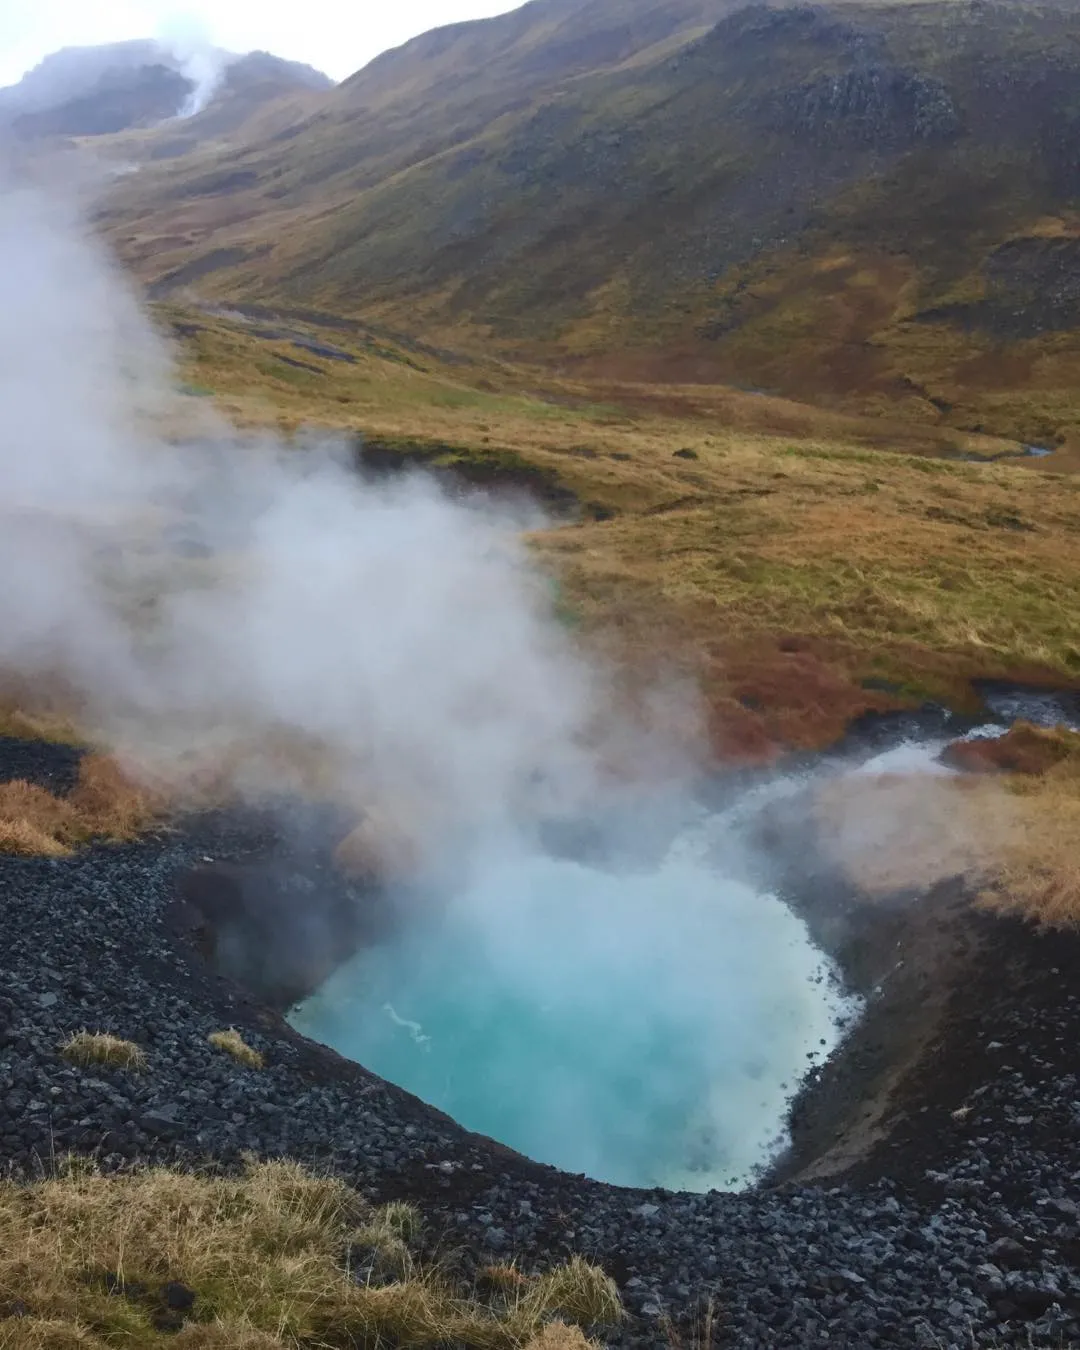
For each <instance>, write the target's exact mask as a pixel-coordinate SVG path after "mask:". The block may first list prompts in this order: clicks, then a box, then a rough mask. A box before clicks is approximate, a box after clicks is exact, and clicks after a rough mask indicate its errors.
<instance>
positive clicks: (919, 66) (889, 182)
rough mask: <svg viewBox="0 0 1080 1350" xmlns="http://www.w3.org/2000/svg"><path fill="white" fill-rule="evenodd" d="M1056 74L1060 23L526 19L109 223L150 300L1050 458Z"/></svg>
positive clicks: (205, 163)
mask: <svg viewBox="0 0 1080 1350" xmlns="http://www.w3.org/2000/svg"><path fill="white" fill-rule="evenodd" d="M710 23H711V26H710ZM1078 78H1080V15H1078V14H1077V13H1076V12H1075V11H1074V10H1073V9H1071V8H1070V7H1068V6H1057V5H1048V4H1041V5H1040V4H1036V5H1032V4H1026V3H1025V4H1019V3H1015V2H1007V3H985V2H984V0H970V2H969V0H927V2H926V3H922V2H920V3H918V4H863V3H833V4H831V5H822V6H794V7H788V8H770V7H766V6H761V5H751V6H749V7H745V8H739V9H734V8H733V7H732V6H731V5H728V4H724V3H717V2H716V0H714V2H713V3H704V2H703V0H685V2H684V3H679V4H668V5H662V6H661V5H657V4H655V3H648V0H641V3H638V4H636V5H634V6H632V7H631V8H630V9H627V8H626V7H625V6H619V7H618V9H616V8H615V7H614V6H612V5H608V4H606V3H602V0H596V2H595V3H593V4H590V5H587V6H584V7H579V6H577V5H570V4H566V3H563V2H562V0H534V3H533V4H530V5H527V6H525V7H524V8H523V9H522V10H520V11H517V12H515V13H514V14H512V15H508V16H504V17H503V18H501V19H496V20H488V21H484V22H479V23H474V24H466V25H457V26H455V27H453V28H450V29H444V30H439V31H438V32H436V33H434V34H428V35H427V36H426V37H424V38H422V39H418V40H417V41H416V42H414V43H411V44H407V45H406V46H405V47H404V48H401V49H400V50H398V51H396V52H392V53H388V54H386V55H385V56H383V57H381V58H380V59H379V60H377V61H376V62H374V63H372V65H371V66H369V67H368V68H366V69H365V70H364V71H362V72H360V73H359V74H358V75H357V76H354V77H353V78H352V79H351V80H348V81H346V82H345V84H344V85H342V86H341V87H340V88H338V89H337V90H334V91H332V92H330V93H329V94H327V95H326V96H325V97H323V98H321V99H320V100H319V103H318V107H317V108H316V109H314V110H312V108H311V106H310V105H309V107H308V108H307V109H306V110H305V115H303V116H299V117H297V118H296V119H295V120H294V122H293V123H292V124H291V125H289V126H287V127H283V126H281V125H280V124H277V125H275V127H274V129H273V132H272V134H263V135H260V134H258V132H257V131H251V130H249V132H248V134H246V135H245V136H244V137H241V138H237V139H235V140H234V141H233V143H231V144H230V145H229V146H228V147H227V148H225V147H221V146H218V147H217V148H216V149H214V150H212V151H205V150H204V151H203V152H202V153H197V154H192V155H188V156H184V157H182V158H179V159H176V160H174V161H173V162H172V163H171V164H170V165H168V166H163V167H161V168H158V169H155V170H154V171H144V172H143V173H142V174H140V175H138V176H136V177H135V178H133V179H130V180H128V181H127V182H125V183H124V184H123V186H122V188H121V189H120V195H118V197H117V198H116V200H115V202H114V203H113V204H112V206H111V208H110V211H109V213H108V216H107V222H106V223H107V225H108V226H109V228H110V229H111V232H112V235H113V238H114V239H115V241H116V242H117V243H118V245H119V246H120V248H121V250H122V252H123V253H124V254H125V256H126V257H127V258H128V260H129V261H130V262H131V263H132V264H134V265H135V266H136V267H137V268H138V269H139V270H140V271H141V273H142V274H143V275H144V277H145V278H146V279H147V280H148V281H151V282H153V283H155V284H156V285H157V287H158V293H161V294H163V293H167V292H177V291H179V290H181V289H182V288H184V287H187V286H191V285H192V284H193V283H196V282H197V288H198V293H199V295H200V296H206V297H211V298H217V299H226V298H227V299H247V300H253V301H265V300H267V299H268V298H272V299H274V300H276V301H277V302H279V303H283V304H287V305H293V306H305V307H319V308H323V309H327V310H330V311H333V312H338V313H346V314H351V315H363V316H368V317H375V318H377V319H382V320H385V321H387V322H393V323H395V324H397V325H398V326H400V327H405V328H408V329H410V330H411V331H414V332H417V331H418V332H421V333H423V334H425V335H427V336H429V337H433V338H436V339H438V340H441V341H444V342H447V343H448V344H450V345H459V346H460V345H466V346H469V345H472V346H474V347H489V348H490V347H494V348H495V349H497V350H500V351H502V352H503V353H504V354H512V355H514V356H516V357H519V358H528V359H542V360H544V361H547V362H552V361H553V362H556V363H558V364H559V365H561V367H562V368H563V369H578V370H580V371H582V372H584V373H588V374H602V375H605V376H614V377H620V378H621V377H633V378H638V379H648V380H671V381H675V382H681V381H686V380H690V381H694V380H706V381H726V382H736V383H741V384H743V385H748V386H752V387H756V388H764V389H767V390H770V391H775V392H780V393H783V394H788V395H793V396H796V397H801V398H813V399H815V400H818V401H824V402H827V403H831V404H835V405H838V406H841V407H845V408H847V409H849V410H851V411H857V412H874V411H877V410H880V409H881V408H882V407H884V406H889V405H892V406H893V407H894V408H896V409H898V410H900V411H902V412H903V413H904V414H905V415H907V416H915V417H918V418H919V419H922V420H925V421H931V422H933V421H945V422H948V423H951V424H953V425H956V426H960V427H968V428H974V427H978V426H985V427H986V429H988V430H991V431H995V432H1000V433H1003V434H1007V435H1013V436H1019V437H1021V438H1025V439H1029V440H1033V441H1058V442H1060V441H1064V440H1067V439H1068V438H1069V437H1070V436H1072V435H1073V434H1074V433H1075V432H1076V431H1077V429H1080V408H1078V405H1077V403H1076V401H1075V396H1074V394H1073V387H1074V386H1075V384H1076V380H1075V372H1076V370H1077V368H1078V366H1077V363H1078V361H1080V342H1078V340H1077V336H1076V331H1075V330H1076V325H1077V323H1078V322H1080V309H1078V307H1077V300H1076V297H1075V294H1074V292H1075V289H1076V288H1075V284H1074V283H1073V282H1071V280H1070V277H1071V275H1072V271H1073V270H1074V269H1075V265H1076V260H1077V256H1078V255H1077V248H1078V247H1080V245H1078V244H1077V237H1078V232H1077V218H1076V216H1075V212H1074V200H1075V193H1076V189H1077V183H1078V177H1077V175H1078V162H1077V159H1076V152H1075V144H1076V137H1075V125H1076V118H1077V112H1076V109H1075V93H1074V91H1075V88H1076V87H1077V80H1078Z"/></svg>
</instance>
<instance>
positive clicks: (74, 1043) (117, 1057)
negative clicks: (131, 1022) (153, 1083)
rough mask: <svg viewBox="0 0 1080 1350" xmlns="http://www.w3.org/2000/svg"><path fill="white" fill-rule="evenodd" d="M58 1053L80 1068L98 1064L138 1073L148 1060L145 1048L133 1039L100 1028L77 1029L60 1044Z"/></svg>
mask: <svg viewBox="0 0 1080 1350" xmlns="http://www.w3.org/2000/svg"><path fill="white" fill-rule="evenodd" d="M60 1053H61V1054H62V1055H63V1056H64V1058H65V1059H66V1060H68V1061H70V1063H72V1064H77V1065H79V1067H80V1068H83V1069H88V1068H90V1067H91V1066H93V1065H95V1064H100V1065H104V1066H106V1067H107V1068H110V1069H131V1070H132V1071H133V1072H135V1073H142V1072H143V1070H144V1069H145V1068H146V1067H147V1063H148V1061H147V1058H146V1052H145V1051H144V1050H142V1049H140V1047H139V1046H137V1045H136V1044H135V1043H134V1042H133V1041H125V1040H121V1039H120V1037H119V1036H110V1035H108V1034H107V1033H106V1032H101V1031H77V1032H76V1033H75V1034H74V1035H73V1036H71V1037H69V1039H68V1040H67V1041H65V1042H64V1044H63V1045H62V1046H61V1047H60Z"/></svg>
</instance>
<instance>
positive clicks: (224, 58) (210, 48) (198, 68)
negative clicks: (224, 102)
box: [160, 15, 237, 118]
mask: <svg viewBox="0 0 1080 1350" xmlns="http://www.w3.org/2000/svg"><path fill="white" fill-rule="evenodd" d="M160 41H161V44H162V46H163V47H165V48H166V50H168V51H169V52H170V53H171V55H172V57H173V59H174V60H175V61H176V63H177V65H178V67H179V69H180V73H181V75H183V76H184V78H185V79H187V80H189V81H190V82H191V83H192V84H193V85H194V86H195V87H194V88H193V89H192V91H191V93H190V94H189V95H188V99H187V102H186V103H185V104H184V106H183V107H182V108H181V109H180V113H179V116H180V117H185V118H186V117H194V116H195V115H196V114H197V113H201V112H202V111H203V109H204V108H205V107H206V106H207V104H208V103H209V102H210V100H211V99H212V98H213V97H214V95H215V94H216V93H217V91H218V89H220V87H221V83H222V81H223V80H224V78H225V72H226V71H227V70H228V68H229V66H230V65H232V64H233V62H234V61H236V60H237V57H236V56H235V55H233V54H232V53H231V52H226V51H222V50H221V48H220V47H217V46H215V44H214V43H213V42H212V41H211V37H210V31H209V29H208V28H207V27H206V25H205V24H204V23H202V22H201V21H200V20H199V19H197V18H195V17H193V16H191V15H180V16H174V17H173V18H171V19H169V20H168V22H167V23H165V24H164V25H163V27H162V30H161V33H160Z"/></svg>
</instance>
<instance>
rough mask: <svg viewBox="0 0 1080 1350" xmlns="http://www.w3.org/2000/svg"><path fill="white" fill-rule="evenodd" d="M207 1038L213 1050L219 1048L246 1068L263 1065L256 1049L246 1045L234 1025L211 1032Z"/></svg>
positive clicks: (259, 1067)
mask: <svg viewBox="0 0 1080 1350" xmlns="http://www.w3.org/2000/svg"><path fill="white" fill-rule="evenodd" d="M208 1039H209V1041H210V1044H211V1045H212V1046H213V1047H214V1048H215V1050H221V1051H223V1052H224V1053H225V1054H226V1055H231V1056H232V1058H233V1059H235V1060H236V1062H237V1064H243V1066H244V1067H245V1068H247V1069H261V1068H262V1067H263V1064H264V1060H263V1057H262V1055H261V1054H260V1053H259V1051H258V1050H254V1049H252V1047H251V1046H250V1045H248V1043H247V1041H245V1040H244V1038H243V1036H241V1035H240V1033H239V1032H238V1031H237V1030H236V1028H235V1027H230V1028H229V1029H228V1031H215V1032H212V1033H211V1035H210V1036H209V1037H208Z"/></svg>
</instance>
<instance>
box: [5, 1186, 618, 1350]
mask: <svg viewBox="0 0 1080 1350" xmlns="http://www.w3.org/2000/svg"><path fill="white" fill-rule="evenodd" d="M416 1222H417V1221H416V1220H414V1219H413V1218H412V1217H406V1214H405V1210H404V1207H401V1206H392V1207H390V1209H388V1210H383V1211H379V1210H371V1209H369V1208H368V1207H367V1205H366V1204H365V1202H364V1201H362V1200H361V1199H360V1197H359V1196H358V1195H357V1194H356V1193H355V1192H353V1191H351V1190H350V1189H349V1188H348V1187H346V1186H345V1185H344V1184H343V1183H341V1182H338V1181H335V1180H332V1179H329V1178H320V1177H314V1176H312V1175H310V1174H309V1173H306V1172H305V1171H303V1169H302V1168H300V1167H299V1166H298V1165H296V1164H293V1163H283V1162H279V1163H265V1164H259V1165H253V1166H252V1167H251V1168H250V1169H249V1171H248V1172H247V1174H246V1175H245V1176H244V1177H241V1178H223V1177H210V1176H198V1175H187V1174H181V1173H178V1172H174V1171H169V1170H165V1169H156V1170H147V1171H143V1172H138V1173H134V1174H128V1175H123V1176H103V1175H101V1174H99V1173H97V1172H96V1171H94V1170H93V1169H91V1168H87V1167H86V1166H79V1167H73V1168H70V1169H66V1170H64V1171H62V1172H61V1173H60V1174H59V1175H57V1176H55V1177H51V1178H49V1179H47V1180H43V1181H37V1182H33V1183H29V1184H20V1183H15V1182H12V1181H4V1182H0V1302H6V1303H8V1304H13V1303H14V1302H16V1301H18V1303H19V1305H20V1309H21V1311H23V1312H24V1314H25V1315H24V1316H21V1317H19V1318H9V1319H6V1320H3V1321H0V1347H3V1348H4V1350H6V1347H12V1350H14V1347H19V1350H22V1347H25V1346H41V1347H46V1346H48V1347H50V1350H53V1347H66V1346H72V1347H76V1346H77V1347H88V1346H89V1347H95V1350H98V1348H99V1347H106V1346H109V1347H112V1346H120V1345H133V1346H139V1347H140V1350H143V1348H144V1347H145V1350H153V1348H154V1347H157V1346H161V1347H164V1346H166V1345H168V1346H172V1347H177V1348H178V1350H226V1347H228V1348H229V1350H283V1348H284V1347H290V1350H315V1347H318V1348H319V1350H365V1348H367V1347H370V1348H371V1350H375V1348H376V1347H378V1346H385V1345H389V1344H392V1345H397V1346H399V1347H402V1350H410V1348H411V1350H427V1348H428V1347H431V1348H432V1350H434V1347H437V1346H443V1345H448V1344H455V1345H458V1346H461V1347H472V1348H473V1350H519V1348H520V1347H525V1346H533V1345H535V1346H536V1350H579V1347H581V1346H583V1345H584V1344H585V1341H584V1336H583V1335H581V1334H580V1333H575V1332H573V1331H571V1330H570V1329H568V1328H567V1329H563V1328H562V1327H561V1325H560V1324H558V1323H553V1319H554V1318H555V1317H556V1316H557V1315H558V1314H559V1313H560V1312H563V1313H564V1315H565V1310H564V1309H563V1307H562V1305H563V1304H566V1303H572V1304H576V1305H577V1306H580V1308H581V1309H582V1310H587V1311H588V1313H589V1314H590V1315H592V1314H594V1313H596V1312H603V1313H604V1314H605V1315H607V1316H609V1317H611V1318H617V1317H618V1316H619V1315H620V1313H621V1310H620V1309H619V1306H618V1303H617V1300H612V1298H610V1297H609V1296H608V1295H607V1294H606V1293H604V1294H603V1296H602V1297H600V1298H599V1299H598V1298H597V1297H596V1294H597V1293H598V1292H600V1291H606V1289H607V1287H608V1285H609V1284H610V1282H609V1281H607V1279H606V1277H605V1276H603V1275H602V1274H601V1273H600V1272H599V1271H596V1272H594V1273H593V1274H592V1275H590V1274H587V1273H586V1272H587V1269H589V1268H587V1267H586V1266H585V1263H584V1262H581V1261H575V1262H573V1263H571V1265H570V1266H569V1267H567V1268H566V1273H565V1274H561V1273H560V1272H553V1273H552V1274H551V1275H548V1276H542V1277H538V1278H536V1279H534V1280H530V1281H528V1282H527V1284H528V1288H527V1290H526V1292H525V1293H524V1294H523V1295H522V1297H520V1298H517V1299H515V1300H514V1301H513V1302H512V1303H502V1304H496V1303H490V1304H489V1303H485V1302H483V1301H482V1300H481V1299H480V1298H478V1296H477V1295H476V1293H475V1292H473V1291H469V1290H466V1289H463V1288H458V1287H456V1286H454V1285H452V1284H451V1283H449V1282H448V1281H447V1280H446V1279H445V1278H443V1277H442V1276H440V1275H439V1274H437V1273H434V1272H429V1271H426V1270H423V1269H422V1268H421V1267H420V1266H419V1263H418V1262H415V1261H414V1262H412V1263H411V1266H410V1269H409V1271H408V1273H407V1274H403V1275H401V1276H400V1277H398V1278H396V1279H393V1280H391V1281H389V1282H387V1283H384V1284H380V1285H375V1284H370V1283H369V1284H365V1283H362V1282H358V1281H357V1280H356V1278H355V1277H354V1271H353V1270H352V1269H351V1267H350V1265H349V1253H350V1252H351V1250H352V1237H353V1235H354V1234H355V1233H356V1231H358V1230H364V1231H367V1232H368V1233H369V1234H371V1235H375V1234H382V1235H384V1238H385V1239H386V1240H389V1241H393V1242H400V1241H402V1240H403V1239H402V1236H401V1235H402V1234H403V1233H405V1232H412V1231H415V1227H416ZM174 1283H175V1284H180V1285H183V1286H184V1287H185V1289H186V1290H188V1291H189V1292H190V1293H191V1294H192V1295H193V1296H194V1301H193V1302H192V1303H191V1305H190V1308H189V1309H188V1310H187V1311H186V1312H185V1313H184V1319H185V1325H183V1327H182V1328H179V1329H178V1328H177V1326H176V1325H175V1322H174V1323H173V1324H172V1325H171V1326H170V1325H168V1324H167V1323H163V1322H162V1319H161V1313H162V1307H163V1299H164V1292H165V1289H166V1287H167V1286H169V1285H171V1284H174ZM585 1291H590V1292H585Z"/></svg>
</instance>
